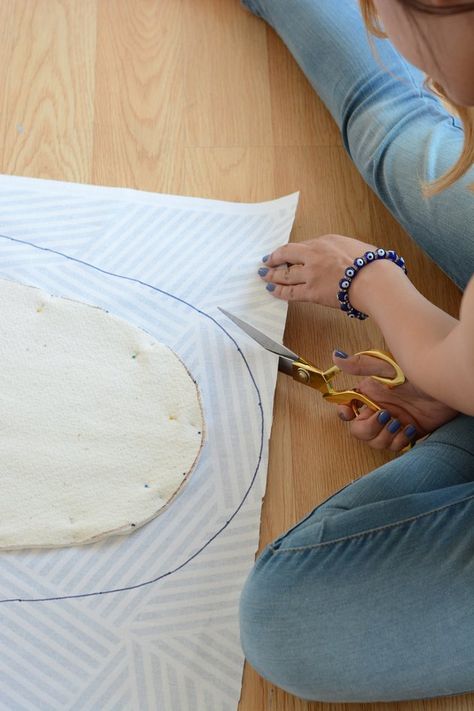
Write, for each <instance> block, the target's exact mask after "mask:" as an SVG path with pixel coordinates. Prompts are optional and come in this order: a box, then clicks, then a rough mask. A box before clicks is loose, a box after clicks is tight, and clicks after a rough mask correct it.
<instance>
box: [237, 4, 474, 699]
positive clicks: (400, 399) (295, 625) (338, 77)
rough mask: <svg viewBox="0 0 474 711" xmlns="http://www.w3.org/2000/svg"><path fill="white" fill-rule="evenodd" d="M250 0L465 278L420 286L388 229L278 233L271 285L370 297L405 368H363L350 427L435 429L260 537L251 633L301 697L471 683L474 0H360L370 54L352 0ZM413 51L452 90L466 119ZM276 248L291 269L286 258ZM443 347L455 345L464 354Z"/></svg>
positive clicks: (370, 173) (353, 366) (247, 603)
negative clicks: (432, 293) (457, 300)
mask: <svg viewBox="0 0 474 711" xmlns="http://www.w3.org/2000/svg"><path fill="white" fill-rule="evenodd" d="M244 4H245V5H247V6H248V8H249V9H251V10H252V11H253V12H255V13H256V14H258V15H260V16H261V17H262V18H264V19H265V20H266V21H267V22H269V23H270V24H271V25H272V26H273V27H274V28H275V30H276V31H277V32H278V33H279V34H280V35H281V37H282V38H283V40H284V41H285V42H286V44H287V45H288V47H289V48H290V50H291V51H292V52H293V54H294V56H295V58H296V59H297V61H298V62H299V64H300V65H301V67H302V68H303V70H304V71H305V73H306V75H307V76H308V78H309V80H310V81H311V83H312V85H313V86H314V88H315V89H316V90H317V91H318V93H319V95H320V96H321V97H322V99H323V100H324V101H325V103H326V105H327V106H328V108H329V110H330V111H331V113H332V115H333V117H334V118H335V120H336V121H337V122H338V124H339V126H340V128H341V131H342V135H343V138H344V142H345V146H346V148H347V150H348V152H349V154H350V156H351V158H352V159H353V160H354V162H355V163H356V165H357V167H358V168H359V170H360V171H361V173H362V175H363V176H364V178H365V179H366V180H367V182H368V183H369V185H371V187H372V188H373V189H374V190H375V191H376V192H377V194H378V195H379V197H380V198H381V199H382V200H383V202H384V203H385V204H386V205H387V207H388V208H389V209H390V210H391V212H392V213H393V214H394V215H395V217H396V218H397V219H398V220H399V222H400V223H401V224H402V225H403V226H404V227H405V229H406V230H407V232H409V234H411V236H412V237H413V238H414V239H415V240H416V241H417V243H418V244H419V245H420V246H421V247H422V248H423V249H424V250H425V251H426V252H427V253H428V254H429V255H430V256H431V257H432V258H433V259H434V260H435V261H436V262H437V263H438V264H439V266H440V267H441V268H442V269H444V271H445V272H446V273H447V274H448V275H449V276H450V277H451V278H452V279H453V281H454V282H455V283H456V284H457V285H458V286H459V287H460V288H462V289H465V293H464V296H463V301H462V306H461V312H460V318H459V320H457V319H453V318H452V317H451V316H449V315H448V314H446V313H444V312H442V311H441V310H440V309H438V308H437V307H435V306H434V305H433V304H431V303H430V302H429V300H427V299H425V298H424V297H423V296H422V295H421V294H420V293H419V292H418V291H417V290H416V289H415V288H414V287H413V285H412V284H411V283H410V281H409V279H408V278H407V276H406V275H405V273H404V269H403V268H400V266H402V267H403V263H402V262H400V261H398V262H397V260H396V257H395V256H394V255H387V254H386V253H383V251H382V252H381V253H380V255H377V252H376V248H377V245H369V244H366V243H364V242H361V241H359V240H355V239H352V238H350V237H345V236H342V235H325V236H323V237H319V238H317V239H315V240H309V241H307V242H303V243H299V244H291V245H285V246H283V247H280V248H279V249H277V250H276V251H275V252H274V253H273V254H272V255H267V256H266V257H264V263H263V264H262V265H261V267H260V269H259V274H260V276H261V277H262V279H263V280H264V281H265V282H267V284H266V288H267V289H268V291H269V292H270V293H272V294H273V295H274V296H276V297H278V298H282V299H287V300H306V301H313V302H315V303H320V304H324V305H327V306H331V307H335V308H338V307H342V308H343V310H345V311H346V312H347V313H350V314H351V315H353V316H356V317H360V318H363V317H364V315H369V316H370V317H372V318H373V319H374V320H375V321H376V322H377V324H378V326H379V327H380V329H381V330H382V332H383V334H384V337H385V340H386V342H387V345H388V347H389V348H390V350H391V351H392V353H393V354H394V356H395V358H396V360H397V361H398V362H399V363H400V365H401V367H402V369H403V370H404V372H405V374H406V375H407V378H408V382H407V383H406V384H405V385H403V386H401V387H399V388H397V389H396V390H392V391H389V390H387V389H386V388H385V387H384V386H383V385H377V384H376V383H374V382H373V381H372V380H366V381H362V384H361V386H360V389H361V390H362V391H363V392H364V393H366V394H367V395H369V396H370V397H372V398H373V399H375V400H377V401H378V402H379V403H380V404H381V405H382V406H383V407H384V410H383V412H381V413H373V412H372V411H370V410H368V409H364V410H361V413H360V415H359V416H358V417H357V418H355V417H354V416H353V414H352V412H351V411H350V410H349V408H340V414H341V416H342V417H343V418H344V419H351V420H352V421H351V423H350V427H351V431H352V434H353V435H354V436H356V437H358V438H360V439H363V440H365V441H367V443H368V444H369V445H370V446H372V447H375V448H388V449H390V450H391V451H400V450H401V449H403V448H404V447H406V445H407V443H408V442H410V441H412V442H415V441H416V440H417V439H419V438H420V437H422V436H423V435H426V434H429V436H428V437H427V438H426V439H424V440H423V441H422V442H419V443H418V444H417V445H416V446H415V447H414V448H413V449H411V450H410V451H409V452H407V453H406V454H403V456H401V457H398V458H396V459H394V460H393V461H391V462H389V463H387V464H385V465H384V466H382V467H380V468H379V469H377V470H375V471H374V472H372V473H371V474H369V475H367V476H365V477H363V478H361V479H359V480H357V481H356V482H355V483H353V484H350V485H349V486H347V487H345V488H344V489H343V490H342V491H340V492H338V493H336V494H335V495H334V496H332V497H331V498H330V499H329V500H327V501H326V502H324V503H323V504H322V505H320V506H318V507H317V508H316V509H315V510H314V511H313V512H311V513H310V514H309V515H308V516H307V517H306V518H305V519H303V521H300V522H299V523H298V524H297V525H296V526H295V527H294V528H292V529H291V530H290V531H288V532H287V533H285V534H284V535H282V536H280V537H279V538H278V539H277V540H276V541H274V542H273V543H272V544H270V545H269V546H267V548H266V549H265V551H264V552H263V554H262V555H261V556H260V558H259V559H258V560H257V562H256V565H255V567H254V569H253V571H252V572H251V574H250V576H249V578H248V580H247V582H246V585H245V587H244V590H243V592H242V597H241V639H242V645H243V649H244V651H245V654H246V656H247V659H248V660H249V662H250V663H251V664H252V665H253V666H254V667H255V668H256V669H257V671H259V672H260V673H261V674H262V675H263V676H265V677H266V678H268V679H269V680H270V681H272V682H273V683H275V684H277V685H279V686H281V687H283V688H284V689H286V690H288V691H289V692H291V693H294V694H296V695H298V696H301V697H303V698H307V699H316V700H320V701H349V702H357V701H374V700H376V701H391V700H403V699H418V698H426V697H432V696H441V695H451V694H459V693H465V692H469V691H472V690H474V418H473V417H472V416H473V415H474V378H473V377H472V372H473V370H474V279H473V278H472V274H473V272H474V195H473V193H472V190H471V188H470V185H471V184H472V183H473V182H474V174H473V171H472V169H470V168H469V167H470V165H471V164H472V161H473V155H474V135H473V133H474V131H473V126H474V110H473V109H472V108H469V107H472V106H474V3H473V2H454V1H453V0H425V1H423V2H420V1H417V0H361V7H362V11H363V15H364V18H365V20H366V22H367V24H368V25H369V27H370V28H371V29H372V30H375V32H376V33H378V35H379V36H381V34H382V33H381V31H380V25H379V24H378V22H379V21H380V23H381V26H383V28H384V30H385V31H386V32H387V34H388V36H389V37H390V39H391V40H392V41H393V43H394V45H395V46H396V47H397V48H398V50H399V51H397V50H396V49H395V48H394V46H393V45H392V44H390V42H388V41H387V40H380V39H379V40H373V44H374V49H375V57H374V53H373V52H372V49H371V47H370V44H369V42H368V40H367V34H366V28H365V26H364V23H363V20H362V17H361V14H360V12H359V10H358V7H357V5H356V2H355V0H339V1H338V2H336V1H335V0H293V1H292V2H290V1H289V0H244ZM406 60H408V61H406ZM413 65H416V66H417V67H419V68H420V69H422V70H423V71H425V72H426V73H427V74H428V75H429V76H431V78H432V80H433V86H434V87H436V89H437V90H438V91H442V92H443V93H444V94H445V96H446V97H447V99H448V100H450V101H451V102H452V103H453V104H455V105H457V107H458V110H459V115H460V116H461V117H462V119H463V122H464V135H463V131H462V128H461V125H460V122H459V121H458V120H457V119H454V118H453V117H452V116H451V114H450V113H449V112H448V111H447V109H446V108H445V107H444V105H443V104H442V103H441V102H440V101H439V99H438V98H437V96H435V94H434V93H432V92H430V91H428V90H427V89H425V87H424V86H423V80H424V78H425V77H424V75H423V74H422V73H421V71H420V70H419V69H417V68H415V66H413ZM368 252H372V253H373V255H372V256H370V257H369V256H368V255H367V253H368ZM363 255H366V256H365V258H363V259H362V261H361V262H359V263H358V264H359V267H356V269H354V268H353V263H354V260H356V259H357V258H361V257H362V256H363ZM378 256H380V258H376V257H378ZM387 256H388V257H391V259H387V258H386V257H387ZM374 257H375V258H374ZM283 263H287V264H288V265H289V266H288V268H283V269H282V268H278V266H279V265H281V264H283ZM356 264H357V263H356ZM408 267H409V265H408ZM347 269H349V272H348V271H347ZM351 269H352V271H351ZM338 291H339V293H338ZM334 362H335V363H337V365H339V366H340V367H341V368H342V369H343V370H345V371H346V372H350V373H358V374H366V375H369V374H380V375H388V376H390V375H392V373H391V372H390V371H389V372H386V371H385V370H384V369H382V370H380V364H379V363H378V362H376V361H374V360H373V359H371V358H363V359H357V358H354V357H347V356H346V354H344V353H341V352H335V354H334ZM449 364H455V368H452V369H451V372H449V371H450V368H449V367H448V366H449ZM430 433H431V434H430Z"/></svg>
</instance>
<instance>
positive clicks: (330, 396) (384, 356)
mask: <svg viewBox="0 0 474 711" xmlns="http://www.w3.org/2000/svg"><path fill="white" fill-rule="evenodd" d="M355 355H368V356H372V357H373V358H378V359H379V360H383V361H385V362H386V363H388V364H389V365H391V367H392V368H393V369H394V371H395V375H394V376H393V377H392V378H384V377H382V376H381V375H370V376H369V377H371V378H373V379H374V380H378V382H379V383H383V385H386V386H387V387H389V388H396V387H397V385H403V383H404V382H405V376H404V374H403V371H402V369H401V368H400V366H399V365H398V363H397V362H396V361H395V360H394V359H393V357H392V355H391V354H390V353H387V352H385V351H379V350H375V349H373V350H367V351H359V353H356V354H355ZM335 367H336V369H337V370H336V371H335V370H334V367H333V368H329V370H327V371H326V372H325V373H324V376H325V378H326V380H327V381H329V380H330V379H331V378H333V377H334V376H335V375H336V374H337V373H338V372H339V373H340V372H341V371H340V369H339V368H337V366H335ZM323 397H324V398H325V399H326V400H328V401H329V402H334V403H336V404H338V405H350V406H351V407H352V410H353V412H354V414H355V415H358V414H359V412H360V410H359V406H358V405H357V402H362V403H363V404H364V405H367V407H370V408H371V409H372V410H374V411H377V410H381V409H382V408H381V407H380V406H379V405H377V403H376V402H373V400H371V399H370V398H369V397H367V396H366V395H363V394H362V393H359V392H357V390H334V388H332V386H331V385H330V384H329V382H328V390H327V392H326V393H323Z"/></svg>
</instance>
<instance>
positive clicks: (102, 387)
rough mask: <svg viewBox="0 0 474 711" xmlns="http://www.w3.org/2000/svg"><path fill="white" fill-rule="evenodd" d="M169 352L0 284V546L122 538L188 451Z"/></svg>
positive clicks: (190, 401)
mask: <svg viewBox="0 0 474 711" xmlns="http://www.w3.org/2000/svg"><path fill="white" fill-rule="evenodd" d="M203 434H204V421H203V415H202V409H201V404H200V398H199V393H198V389H197V386H196V384H195V382H194V381H193V379H192V378H191V376H190V375H189V373H188V371H187V370H186V368H185V367H184V365H183V364H182V362H181V361H180V360H179V358H178V357H177V356H176V355H175V354H174V353H173V352H172V351H171V350H170V349H169V348H168V347H166V346H164V345H162V344H160V343H157V342H156V341H154V340H153V338H152V337H151V336H149V335H148V334H146V333H145V332H144V331H141V330H139V329H137V328H135V327H134V326H131V325H130V324H128V323H126V322H125V321H122V320H121V319H118V318H116V317H114V316H112V315H110V314H108V313H107V312H105V311H103V310H101V309H99V308H96V307H93V306H88V305H86V304H82V303H78V302H75V301H70V300H68V299H62V298H59V297H52V296H49V295H48V294H46V293H45V292H43V291H40V290H39V289H35V288H32V287H28V286H23V285H20V284H15V283H13V282H9V281H4V280H0V548H4V549H6V548H26V547H28V548H29V547H37V546H48V547H49V546H67V545H73V544H78V543H90V542H92V541H96V540H97V539H99V538H102V537H104V536H109V535H112V534H117V533H129V532H131V531H134V530H136V529H137V528H138V527H139V526H142V525H143V524H144V523H146V522H147V521H149V520H150V519H152V518H153V517H154V516H156V515H157V514H158V513H160V512H161V511H163V509H164V507H165V506H166V505H167V504H169V503H170V501H171V500H172V499H173V498H174V497H175V496H176V494H177V492H178V491H179V490H180V489H181V487H182V486H183V483H184V481H185V480H186V479H187V477H188V475H189V473H190V472H191V470H192V468H193V466H194V464H195V462H196V460H197V457H198V455H199V452H200V449H201V444H202V441H203Z"/></svg>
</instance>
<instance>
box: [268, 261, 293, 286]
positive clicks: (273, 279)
mask: <svg viewBox="0 0 474 711" xmlns="http://www.w3.org/2000/svg"><path fill="white" fill-rule="evenodd" d="M258 273H259V276H261V277H262V279H263V280H264V281H266V282H269V283H272V284H275V285H277V284H281V285H283V286H285V285H288V284H289V285H294V284H304V271H303V267H302V266H300V265H299V264H295V265H293V266H290V265H288V264H284V265H281V266H279V267H277V268H275V269H272V268H270V267H267V266H265V267H260V269H259V270H258Z"/></svg>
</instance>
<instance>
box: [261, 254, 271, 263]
mask: <svg viewBox="0 0 474 711" xmlns="http://www.w3.org/2000/svg"><path fill="white" fill-rule="evenodd" d="M269 256H270V255H269V254H266V255H265V256H264V257H262V262H266V261H267V260H268V257H269Z"/></svg>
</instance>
